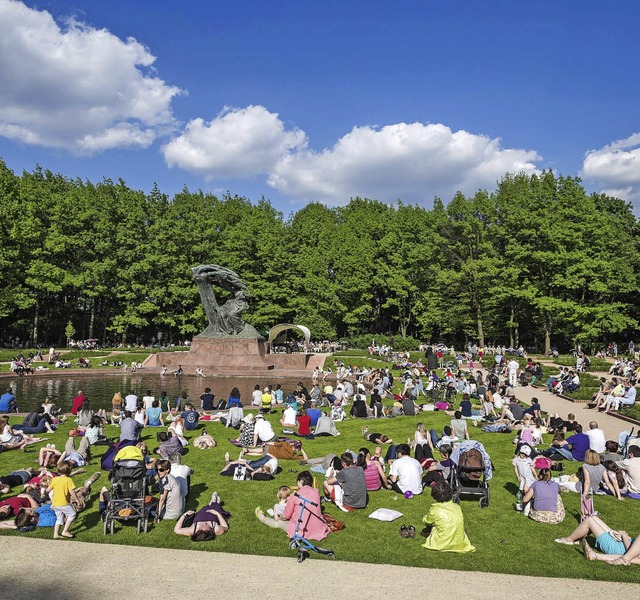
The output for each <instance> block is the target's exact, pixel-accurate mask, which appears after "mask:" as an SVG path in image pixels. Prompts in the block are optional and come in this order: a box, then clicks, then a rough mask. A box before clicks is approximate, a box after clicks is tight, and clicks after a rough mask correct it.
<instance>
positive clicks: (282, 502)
mask: <svg viewBox="0 0 640 600" xmlns="http://www.w3.org/2000/svg"><path fill="white" fill-rule="evenodd" d="M289 496H291V488H290V487H289V486H288V485H282V486H280V487H279V488H278V502H277V503H276V504H275V505H274V506H273V509H269V510H268V511H267V512H268V513H269V516H268V517H267V516H266V515H265V514H264V511H263V510H262V509H261V508H260V507H259V506H258V507H257V508H256V511H255V512H256V517H257V518H258V520H259V521H260V522H261V523H264V524H265V525H267V526H268V527H272V528H273V529H282V530H284V531H287V529H288V528H289V522H288V521H285V520H284V519H283V518H282V515H283V514H284V511H285V509H286V508H287V501H288V500H289Z"/></svg>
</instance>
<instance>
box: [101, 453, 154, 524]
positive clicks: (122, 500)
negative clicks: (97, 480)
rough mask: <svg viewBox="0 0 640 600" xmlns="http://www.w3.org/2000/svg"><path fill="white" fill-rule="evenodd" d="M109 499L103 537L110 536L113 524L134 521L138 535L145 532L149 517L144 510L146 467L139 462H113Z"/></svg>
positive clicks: (104, 515)
mask: <svg viewBox="0 0 640 600" xmlns="http://www.w3.org/2000/svg"><path fill="white" fill-rule="evenodd" d="M109 480H110V482H111V498H110V499H109V502H108V504H107V508H106V509H105V512H104V514H103V517H102V518H103V519H104V535H107V534H109V533H111V534H113V531H114V527H115V522H116V521H120V522H130V521H134V522H135V523H136V526H137V533H140V532H141V531H144V532H145V533H147V528H148V525H149V515H148V513H147V511H146V510H145V495H146V492H147V468H146V466H145V464H144V462H143V461H141V460H119V461H117V462H114V463H113V467H112V468H111V473H110V476H109Z"/></svg>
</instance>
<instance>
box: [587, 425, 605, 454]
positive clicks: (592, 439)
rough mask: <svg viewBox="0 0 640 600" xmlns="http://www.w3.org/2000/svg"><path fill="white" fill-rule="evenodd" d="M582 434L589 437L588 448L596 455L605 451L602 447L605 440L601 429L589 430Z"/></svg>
mask: <svg viewBox="0 0 640 600" xmlns="http://www.w3.org/2000/svg"><path fill="white" fill-rule="evenodd" d="M584 433H585V434H586V435H588V436H589V448H591V450H595V451H596V452H597V453H598V454H602V453H603V452H604V451H605V450H606V448H605V447H604V445H605V443H606V441H607V440H606V438H605V435H604V431H602V429H589V431H585V432H584Z"/></svg>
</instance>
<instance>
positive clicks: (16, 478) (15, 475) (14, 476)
mask: <svg viewBox="0 0 640 600" xmlns="http://www.w3.org/2000/svg"><path fill="white" fill-rule="evenodd" d="M29 479H31V474H30V473H29V472H28V471H12V472H11V473H9V474H8V475H5V476H4V477H0V484H2V485H8V486H9V487H16V486H18V485H24V484H25V483H27V481H29Z"/></svg>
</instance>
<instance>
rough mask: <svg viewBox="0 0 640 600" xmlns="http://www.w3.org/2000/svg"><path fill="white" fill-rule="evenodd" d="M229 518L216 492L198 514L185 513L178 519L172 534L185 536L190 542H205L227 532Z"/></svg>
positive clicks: (191, 511) (193, 512) (192, 512)
mask: <svg viewBox="0 0 640 600" xmlns="http://www.w3.org/2000/svg"><path fill="white" fill-rule="evenodd" d="M230 518H231V515H230V514H229V513H228V512H227V511H226V510H224V508H222V501H221V500H220V496H218V492H213V494H212V495H211V502H209V504H208V505H207V506H205V507H203V508H201V509H200V510H199V511H198V512H195V511H193V510H190V511H187V512H186V513H184V514H183V515H182V516H181V517H180V518H179V519H178V522H177V523H176V526H175V527H174V528H173V533H175V534H177V535H186V536H188V537H190V538H191V541H192V542H206V541H209V540H213V539H215V538H216V536H220V535H223V534H225V533H226V532H227V531H229V523H228V521H229V519H230Z"/></svg>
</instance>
